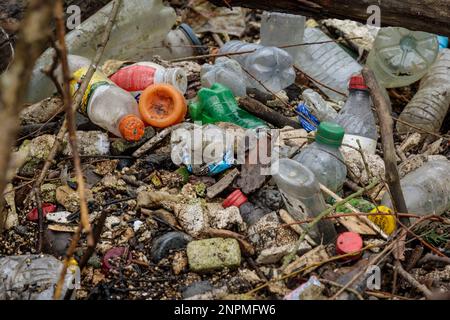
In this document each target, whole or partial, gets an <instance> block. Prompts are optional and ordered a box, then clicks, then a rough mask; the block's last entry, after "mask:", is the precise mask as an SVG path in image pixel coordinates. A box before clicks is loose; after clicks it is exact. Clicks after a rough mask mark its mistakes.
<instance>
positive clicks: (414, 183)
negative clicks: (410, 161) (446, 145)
mask: <svg viewBox="0 0 450 320" xmlns="http://www.w3.org/2000/svg"><path fill="white" fill-rule="evenodd" d="M400 184H401V186H402V191H403V196H404V198H405V202H406V207H407V208H408V212H409V213H413V214H418V215H424V216H425V215H429V214H437V215H440V214H442V213H444V212H445V211H447V210H448V209H450V161H448V160H446V159H442V160H441V159H439V160H431V161H428V162H426V163H425V164H424V165H423V166H421V167H419V168H418V169H416V170H414V171H412V172H410V173H408V174H407V175H406V176H404V177H403V178H402V179H401V180H400ZM381 204H383V205H385V206H387V207H389V208H392V203H391V199H390V196H389V194H388V193H386V194H385V195H384V197H383V199H382V200H381Z"/></svg>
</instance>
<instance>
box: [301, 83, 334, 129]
mask: <svg viewBox="0 0 450 320" xmlns="http://www.w3.org/2000/svg"><path fill="white" fill-rule="evenodd" d="M302 99H303V101H304V102H305V104H306V106H307V107H308V110H310V111H311V113H312V114H313V115H314V116H315V117H316V118H317V120H318V121H328V122H332V121H333V120H334V119H335V118H336V117H337V114H338V113H337V112H336V110H334V109H333V107H331V106H330V105H329V104H328V103H327V102H326V101H325V100H324V99H323V98H322V96H321V95H320V94H319V93H317V92H315V91H314V90H312V89H306V90H304V91H303V92H302Z"/></svg>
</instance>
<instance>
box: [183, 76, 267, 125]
mask: <svg viewBox="0 0 450 320" xmlns="http://www.w3.org/2000/svg"><path fill="white" fill-rule="evenodd" d="M189 113H190V115H191V118H192V120H194V121H201V122H202V123H203V124H207V123H216V122H231V123H234V124H236V125H238V126H241V127H243V128H247V129H251V128H264V127H267V124H266V123H265V122H264V121H262V120H261V119H259V118H257V117H255V116H253V115H252V114H250V113H248V112H247V111H245V110H243V109H241V108H240V107H239V106H238V104H237V102H236V99H235V97H234V95H233V93H232V92H231V90H230V89H228V88H227V87H226V86H224V85H222V84H220V83H215V84H213V85H212V86H211V88H202V89H200V90H199V91H198V94H197V99H196V100H195V101H193V102H191V103H190V104H189Z"/></svg>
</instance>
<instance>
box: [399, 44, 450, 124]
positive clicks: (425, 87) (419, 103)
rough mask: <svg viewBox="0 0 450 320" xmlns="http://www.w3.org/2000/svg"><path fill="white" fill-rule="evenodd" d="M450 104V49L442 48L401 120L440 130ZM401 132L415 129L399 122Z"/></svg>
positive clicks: (403, 112)
mask: <svg viewBox="0 0 450 320" xmlns="http://www.w3.org/2000/svg"><path fill="white" fill-rule="evenodd" d="M449 105H450V49H442V51H441V53H440V54H439V56H438V58H437V60H436V61H435V62H434V64H433V65H432V66H431V67H430V69H429V70H428V72H427V73H426V74H425V76H424V77H423V78H422V80H421V82H420V88H419V91H418V92H417V93H416V94H415V96H414V97H413V98H412V99H411V101H410V102H409V103H408V104H407V105H406V107H405V108H404V109H403V111H402V113H401V114H400V117H399V118H400V120H403V121H406V122H408V123H411V124H414V126H415V127H419V128H421V129H424V130H427V131H431V132H438V131H439V129H440V128H441V126H442V123H443V121H444V118H445V116H446V115H447V111H448V107H449ZM397 130H398V132H399V133H407V132H408V131H410V130H414V128H411V127H410V126H406V125H405V124H403V123H401V122H397Z"/></svg>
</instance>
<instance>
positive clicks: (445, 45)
mask: <svg viewBox="0 0 450 320" xmlns="http://www.w3.org/2000/svg"><path fill="white" fill-rule="evenodd" d="M438 42H439V50H442V49H445V48H448V38H447V37H444V36H438Z"/></svg>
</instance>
